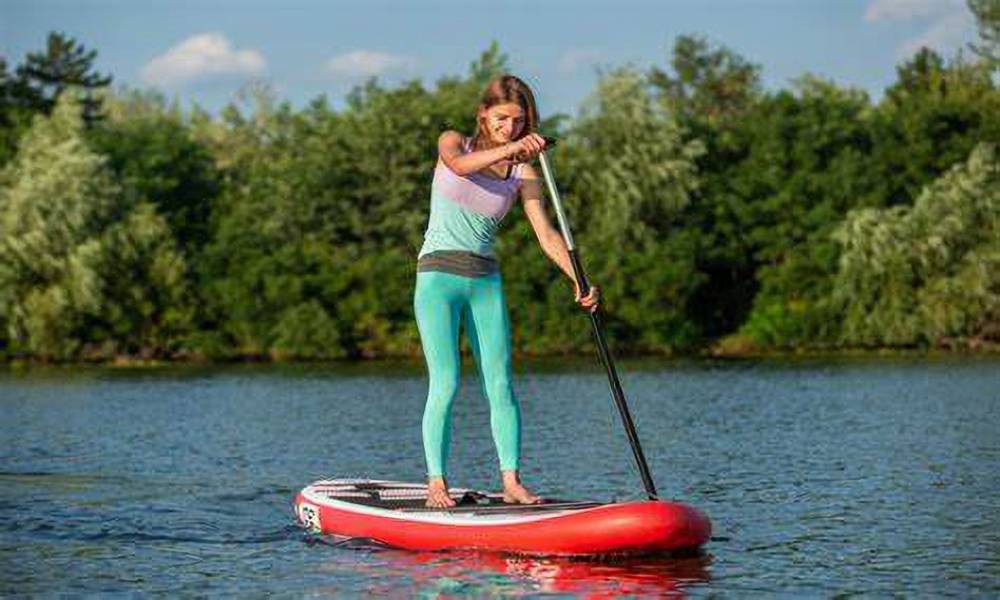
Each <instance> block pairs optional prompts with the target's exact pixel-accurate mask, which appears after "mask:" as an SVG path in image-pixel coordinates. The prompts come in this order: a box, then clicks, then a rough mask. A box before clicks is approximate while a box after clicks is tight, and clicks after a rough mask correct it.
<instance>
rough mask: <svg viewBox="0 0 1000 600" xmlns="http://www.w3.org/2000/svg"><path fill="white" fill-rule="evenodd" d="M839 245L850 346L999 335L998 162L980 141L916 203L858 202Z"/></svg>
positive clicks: (837, 294) (838, 295) (839, 295)
mask: <svg viewBox="0 0 1000 600" xmlns="http://www.w3.org/2000/svg"><path fill="white" fill-rule="evenodd" d="M834 237H835V239H836V240H837V241H838V242H839V243H840V244H841V245H842V246H843V254H842V255H841V258H840V268H839V270H838V272H837V276H836V279H835V281H834V293H833V299H834V301H835V303H836V305H837V307H838V308H839V310H840V311H841V312H842V313H843V323H844V326H843V338H844V341H845V342H846V343H848V344H851V345H866V346H878V345H893V346H897V345H900V346H913V345H927V344H936V343H938V342H940V341H941V340H942V338H964V339H986V340H993V341H996V340H998V339H1000V269H998V266H1000V164H998V162H997V155H996V147H995V146H993V145H986V144H983V145H980V146H979V147H977V148H976V149H975V151H974V152H973V153H972V155H971V156H970V157H969V159H968V161H967V163H965V164H960V165H957V166H956V167H955V168H954V169H953V170H952V171H951V172H950V173H948V174H947V175H945V176H943V177H942V178H941V179H939V180H938V181H936V182H934V183H933V184H932V185H930V186H928V187H927V188H926V189H925V190H924V191H923V193H922V194H921V195H920V197H919V198H918V199H917V201H916V203H915V204H914V205H913V207H912V208H910V207H892V208H888V209H862V210H859V211H854V212H852V213H850V215H848V218H847V220H846V221H845V222H844V223H843V225H841V226H840V227H839V228H838V229H837V230H836V232H835V235H834Z"/></svg>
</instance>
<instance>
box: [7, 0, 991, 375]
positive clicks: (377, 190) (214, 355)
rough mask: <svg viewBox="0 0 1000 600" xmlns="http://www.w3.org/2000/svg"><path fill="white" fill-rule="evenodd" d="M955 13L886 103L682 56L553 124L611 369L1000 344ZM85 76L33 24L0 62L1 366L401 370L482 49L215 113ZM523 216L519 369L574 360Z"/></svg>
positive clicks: (564, 304) (986, 210)
mask: <svg viewBox="0 0 1000 600" xmlns="http://www.w3.org/2000/svg"><path fill="white" fill-rule="evenodd" d="M979 4H982V6H981V7H980V6H978V5H979ZM970 7H971V8H973V10H974V11H975V10H976V9H977V7H978V8H980V9H981V10H979V12H977V13H976V14H977V16H978V17H979V26H980V33H981V36H980V43H979V44H977V45H976V46H975V47H974V48H973V53H972V54H964V53H958V54H957V55H955V56H953V57H943V56H941V55H939V54H938V53H935V52H934V51H931V50H928V49H923V50H921V51H919V52H918V53H916V54H915V55H914V56H912V57H910V58H908V59H906V60H905V61H903V62H901V63H900V64H899V65H898V67H897V75H896V79H895V81H894V82H893V83H892V84H891V85H890V86H889V87H888V88H887V89H886V90H885V91H884V94H883V95H882V97H881V98H880V99H878V100H877V101H875V100H873V99H872V98H870V97H869V96H868V94H867V93H866V92H864V91H862V90H859V89H855V88H851V87H844V86H841V85H838V84H836V83H835V82H832V81H829V80H826V79H823V78H821V77H817V76H815V75H810V74H806V75H803V76H802V77H800V78H798V79H797V80H795V81H793V82H791V83H790V84H789V86H788V87H787V89H777V90H767V89H765V88H764V86H763V84H762V81H761V68H760V66H758V65H755V64H753V63H751V62H749V61H747V60H746V59H745V58H743V57H742V56H740V55H739V54H737V53H735V52H734V51H732V50H731V49H728V48H726V47H725V46H721V45H713V44H711V43H709V42H708V41H706V40H705V39H704V38H701V37H698V36H693V35H691V36H681V37H679V38H678V39H677V40H676V42H675V44H674V46H673V48H672V51H671V53H670V55H669V57H668V60H667V62H666V63H665V64H664V65H662V66H657V67H654V68H651V69H649V70H646V71H643V70H639V69H636V68H634V67H621V68H617V69H613V70H610V71H608V72H606V73H604V74H602V76H601V77H600V79H599V81H598V83H597V85H596V89H595V90H594V91H593V92H592V94H591V95H590V96H589V98H588V99H587V100H586V101H585V103H584V104H583V105H582V107H581V109H580V111H579V113H578V114H577V115H573V116H567V115H562V114H556V115H551V116H548V117H547V118H546V119H544V120H543V122H542V130H543V132H544V133H546V134H550V135H554V136H556V137H558V138H560V140H561V143H560V144H559V145H558V146H557V147H556V148H555V149H554V150H552V151H551V154H552V162H553V165H554V167H555V171H556V176H557V180H558V184H559V187H560V190H561V192H562V195H563V196H564V201H565V203H566V205H567V211H568V212H569V214H570V218H571V220H572V221H573V223H574V234H575V237H576V238H577V242H578V245H579V246H580V247H581V248H582V252H583V261H584V265H585V266H586V268H587V271H588V275H589V276H590V277H591V279H593V280H594V281H595V282H597V283H599V284H600V285H601V286H602V288H603V290H604V294H603V295H604V298H605V299H604V302H603V310H604V312H605V320H606V323H607V326H608V330H609V335H610V337H611V339H612V340H613V341H614V346H615V350H616V352H617V353H657V354H662V353H666V354H669V353H697V352H704V351H715V352H721V353H746V352H757V351H763V350H772V349H785V350H789V349H792V350H797V349H824V350H838V349H847V348H927V347H946V348H970V347H972V348H985V349H995V348H997V347H1000V181H998V160H997V141H998V140H1000V94H998V90H997V65H998V62H997V35H996V23H997V15H996V14H992V15H991V14H990V13H989V10H988V8H989V6H988V3H978V2H976V1H975V0H974V1H973V2H970ZM983 7H985V8H983ZM95 56H96V53H95V52H93V51H88V50H87V49H86V48H84V47H83V46H82V45H80V44H79V43H78V42H77V41H75V40H73V39H71V38H68V37H67V36H65V35H63V34H60V33H52V34H50V36H49V39H48V42H47V46H46V49H45V50H44V51H41V52H36V53H31V54H29V55H28V56H26V57H25V59H24V61H23V63H22V64H20V65H18V66H17V67H16V68H14V69H13V70H12V71H10V72H8V66H7V63H6V61H5V60H2V59H0V356H2V357H3V358H4V359H6V360H12V359H21V358H27V359H35V360H51V361H66V360H111V359H116V358H121V357H140V358H163V359H186V358H209V359H235V358H270V359H275V360H283V359H330V358H357V357H380V356H417V355H419V353H420V346H419V337H418V334H417V330H416V326H415V323H414V318H413V311H412V293H413V284H414V277H415V260H416V253H417V250H418V248H419V246H420V243H421V241H422V235H423V230H424V227H425V226H426V222H427V217H428V211H429V193H430V181H431V175H432V172H433V169H434V165H435V161H436V158H437V157H436V140H437V137H438V135H439V133H440V132H441V131H442V130H444V129H458V130H461V131H466V132H471V131H472V130H473V128H474V125H475V123H474V113H475V106H476V101H477V99H478V95H479V93H480V92H481V90H482V88H483V86H484V85H485V83H486V82H487V81H488V80H489V79H490V78H492V77H493V76H494V75H496V74H497V73H501V72H505V71H507V70H508V64H507V58H506V56H505V55H504V54H503V53H502V52H501V51H500V49H499V48H498V47H497V46H496V44H493V45H492V46H491V47H490V48H488V49H487V50H486V51H484V52H483V53H482V54H481V55H480V56H479V57H477V58H476V59H475V60H474V61H473V62H472V63H471V64H470V67H469V71H468V73H466V74H465V75H462V76H449V77H444V78H441V79H440V80H438V81H436V82H435V83H434V84H433V86H425V85H424V84H423V83H422V82H420V81H411V82H408V83H404V84H401V85H398V86H394V87H386V86H383V85H381V84H380V83H379V82H378V81H377V80H370V81H368V82H366V83H365V84H363V85H361V86H358V87H357V88H355V89H354V90H353V91H352V92H351V93H350V95H349V97H348V98H347V102H346V105H345V106H344V107H343V108H342V109H339V110H334V109H333V108H332V107H331V105H330V102H329V100H328V99H327V98H326V97H325V96H320V97H318V98H316V99H315V100H313V101H312V102H310V103H309V104H308V105H307V106H306V107H304V108H301V109H294V108H292V107H291V105H290V104H289V103H288V102H286V101H282V100H281V99H279V98H277V97H276V96H275V94H274V92H273V91H272V90H271V89H270V88H268V87H267V86H266V85H260V84H257V85H250V86H247V87H245V88H244V89H243V90H242V91H241V92H240V94H239V95H238V97H237V98H236V99H235V100H234V101H233V102H232V103H231V104H230V105H228V106H227V107H225V108H224V109H223V110H222V111H221V112H220V113H219V114H218V115H211V114H209V113H208V112H206V111H204V110H202V109H201V108H199V107H197V106H194V107H193V108H192V109H190V110H186V111H185V110H181V108H180V107H179V106H177V104H176V103H175V102H174V103H171V102H168V101H167V100H166V99H165V98H164V97H163V96H162V95H160V94H158V93H155V92H150V91H144V90H136V89H118V90H114V91H113V90H111V89H110V87H109V86H110V83H111V80H112V78H111V77H110V76H108V75H103V74H99V73H96V72H94V68H93V61H94V59H95ZM541 108H542V109H543V110H544V107H541ZM519 212H520V209H519V208H515V209H514V210H513V211H512V214H511V215H510V216H509V217H508V218H507V220H506V221H505V224H504V226H503V228H502V231H501V233H500V236H499V239H498V243H497V252H498V255H499V256H500V260H501V264H502V271H503V276H504V279H505V289H506V292H507V297H508V302H509V304H510V311H511V313H512V325H513V335H514V345H515V348H516V351H518V352H519V353H523V354H562V353H576V352H590V351H591V348H590V340H589V330H588V328H587V327H586V326H585V324H584V323H583V322H582V320H580V319H582V316H580V314H579V313H580V311H579V309H578V308H576V307H575V305H574V304H573V302H572V292H571V287H570V286H569V284H568V282H566V281H565V278H564V277H563V276H562V275H561V274H560V273H558V271H557V270H556V269H555V268H554V267H553V266H552V265H551V263H549V262H548V260H547V259H546V258H545V257H544V256H543V255H542V253H541V251H540V250H539V248H538V245H537V242H536V241H535V239H534V234H533V232H532V231H531V228H530V227H529V226H528V225H527V223H526V220H525V219H523V218H522V216H521V215H519V214H518V213H519ZM573 323H576V325H575V326H574V325H572V324H573Z"/></svg>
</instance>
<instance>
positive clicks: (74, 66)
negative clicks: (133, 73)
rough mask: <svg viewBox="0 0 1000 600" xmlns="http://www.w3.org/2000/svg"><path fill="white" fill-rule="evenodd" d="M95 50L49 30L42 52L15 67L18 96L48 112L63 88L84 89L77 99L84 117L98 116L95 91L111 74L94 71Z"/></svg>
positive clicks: (30, 56) (88, 120)
mask: <svg viewBox="0 0 1000 600" xmlns="http://www.w3.org/2000/svg"><path fill="white" fill-rule="evenodd" d="M96 58H97V51H96V50H89V51H88V50H86V49H85V48H84V46H83V45H81V44H80V43H78V42H77V41H76V40H74V39H73V38H71V37H68V36H67V35H66V34H64V33H61V32H55V31H53V32H50V33H49V37H48V40H47V41H46V46H45V51H44V52H30V53H28V55H27V56H26V57H25V59H24V63H23V64H21V65H20V66H18V68H17V79H18V81H19V82H20V84H21V89H22V90H23V92H22V96H21V98H20V101H21V102H24V103H26V104H27V105H28V106H30V107H31V108H32V109H33V110H35V111H41V112H44V113H46V114H48V113H49V112H50V111H51V110H52V108H53V107H54V106H55V104H56V101H57V100H58V99H59V96H60V95H61V94H62V93H63V91H64V90H66V89H68V88H70V87H73V88H76V89H79V90H83V95H82V97H81V98H80V99H79V102H80V103H81V104H82V106H83V118H84V120H85V121H86V122H87V123H91V122H93V121H95V120H97V119H98V118H99V117H100V109H101V101H100V99H99V98H98V97H97V95H96V94H95V92H97V91H98V90H101V89H103V88H105V87H107V86H108V85H109V84H110V83H111V76H105V75H101V74H100V73H96V72H93V69H94V60H95V59H96Z"/></svg>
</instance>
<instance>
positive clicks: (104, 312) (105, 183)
mask: <svg viewBox="0 0 1000 600" xmlns="http://www.w3.org/2000/svg"><path fill="white" fill-rule="evenodd" d="M83 129H84V123H83V120H82V107H81V105H80V103H79V102H78V101H77V100H76V98H75V97H74V95H73V94H72V93H66V94H64V95H63V96H62V97H60V99H59V101H58V102H57V104H56V106H55V108H54V110H53V112H52V115H51V116H50V117H46V116H44V115H39V116H37V117H36V118H35V123H34V125H33V126H32V127H31V129H29V130H28V132H27V133H26V134H25V137H24V139H23V140H22V143H21V145H20V148H19V150H18V153H17V155H16V156H15V158H14V160H13V161H12V162H11V163H10V164H9V165H8V166H7V167H6V168H5V169H4V171H3V173H2V175H0V181H2V185H0V323H2V324H3V326H4V330H5V334H6V338H7V341H8V345H9V347H10V350H11V351H12V352H14V353H25V354H29V355H33V356H35V357H38V358H42V359H56V360H59V359H68V358H75V357H80V356H81V355H83V354H82V353H84V354H86V355H88V356H95V357H96V356H103V357H107V356H110V355H114V354H116V353H118V352H129V353H132V352H136V353H140V354H147V355H155V354H162V353H164V352H166V351H167V350H168V348H169V344H170V342H171V341H172V339H173V337H174V336H176V335H179V333H180V332H181V331H182V330H184V329H185V327H186V326H187V318H186V316H185V315H186V313H187V312H188V311H189V310H190V308H189V306H188V305H186V304H185V301H186V289H185V286H184V281H183V279H184V278H183V273H184V270H185V265H184V261H183V259H182V257H181V256H180V255H179V254H178V253H177V252H176V251H175V249H174V241H173V238H172V236H171V234H170V231H169V228H168V227H167V226H166V224H165V223H164V222H163V220H162V219H161V218H159V217H158V216H157V215H156V213H155V211H154V209H153V208H152V207H151V206H150V205H148V204H146V203H143V202H141V200H140V199H138V198H136V197H134V195H133V194H129V193H128V190H127V189H124V188H123V187H122V186H121V185H120V184H119V183H118V182H117V181H115V179H114V177H113V174H112V172H111V170H110V169H109V168H108V166H107V160H106V159H105V158H104V157H102V156H100V155H98V154H96V153H95V152H94V151H93V150H92V149H90V148H89V147H88V146H87V144H86V140H85V137H84V133H83Z"/></svg>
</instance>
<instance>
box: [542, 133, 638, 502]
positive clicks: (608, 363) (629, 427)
mask: <svg viewBox="0 0 1000 600" xmlns="http://www.w3.org/2000/svg"><path fill="white" fill-rule="evenodd" d="M555 143H556V140H555V139H554V138H550V137H546V138H545V146H546V149H548V148H549V147H551V146H553V145H554V144H555ZM538 159H539V160H540V161H541V163H542V177H543V178H544V179H545V185H546V187H547V189H548V191H549V198H551V199H552V205H553V207H555V210H556V217H557V218H558V220H559V230H560V232H561V233H562V236H563V240H564V241H565V242H566V249H567V250H568V251H569V259H570V262H571V263H572V265H573V275H574V277H576V283H577V285H578V286H579V287H580V294H582V296H583V297H586V296H587V295H588V294H589V293H590V284H589V283H588V282H587V276H586V275H584V274H583V267H582V266H581V265H580V256H579V255H578V254H577V251H576V245H575V244H574V243H573V234H572V232H571V231H570V229H569V221H568V220H567V219H566V212H565V211H564V210H563V205H562V200H560V199H559V190H557V189H556V183H555V178H554V177H553V176H552V167H551V166H550V165H549V159H548V157H547V156H546V155H545V151H544V150H543V151H542V152H541V153H540V154H539V155H538ZM590 324H591V326H592V327H593V330H594V339H595V340H596V341H597V353H598V354H599V355H600V357H601V362H602V363H604V369H605V370H606V371H607V373H608V383H609V384H610V386H611V395H612V396H614V399H615V406H617V407H618V414H619V415H621V418H622V424H623V425H624V426H625V435H626V436H628V442H629V444H630V445H631V446H632V455H633V456H635V462H636V464H637V465H638V466H639V475H640V476H641V477H642V484H643V486H645V488H646V495H647V496H649V499H650V500H656V499H657V496H656V487H655V486H654V485H653V477H652V475H650V474H649V466H648V465H647V464H646V457H645V456H644V455H643V453H642V446H641V445H639V434H638V433H636V431H635V423H633V422H632V415H631V414H630V413H629V410H628V404H627V403H626V402H625V393H624V392H623V391H622V385H621V382H619V381H618V373H617V371H616V370H615V363H614V361H613V360H612V359H611V352H610V351H609V350H608V343H607V341H606V340H605V339H604V325H603V324H602V322H601V314H600V312H599V311H593V312H591V313H590Z"/></svg>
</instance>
